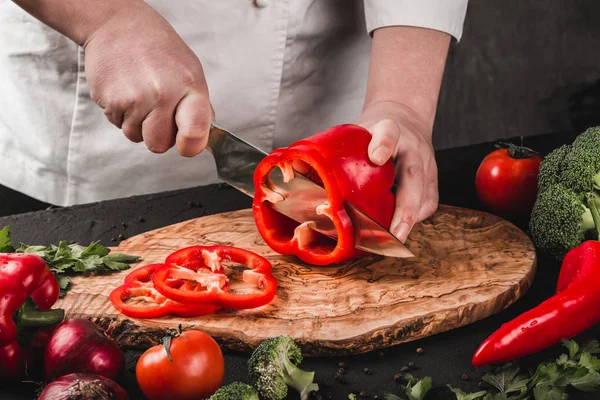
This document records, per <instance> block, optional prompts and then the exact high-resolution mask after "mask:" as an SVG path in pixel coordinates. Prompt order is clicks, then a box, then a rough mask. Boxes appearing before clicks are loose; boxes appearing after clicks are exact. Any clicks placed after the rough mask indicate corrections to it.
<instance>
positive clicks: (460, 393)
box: [447, 385, 495, 400]
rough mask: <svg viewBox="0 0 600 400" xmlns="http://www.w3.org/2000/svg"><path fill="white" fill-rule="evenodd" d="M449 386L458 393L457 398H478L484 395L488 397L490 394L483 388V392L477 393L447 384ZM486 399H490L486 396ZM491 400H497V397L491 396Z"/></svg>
mask: <svg viewBox="0 0 600 400" xmlns="http://www.w3.org/2000/svg"><path fill="white" fill-rule="evenodd" d="M447 386H448V388H450V390H452V392H454V394H455V395H456V400H477V399H481V398H482V397H483V396H486V397H487V396H488V395H490V394H489V393H488V392H486V391H485V390H482V391H481V392H476V393H465V392H463V391H462V390H461V389H460V388H454V387H452V386H450V385H447ZM484 399H485V400H488V399H487V398H484ZM482 400H483V399H482ZM490 400H495V399H493V398H491V399H490Z"/></svg>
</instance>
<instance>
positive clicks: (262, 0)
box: [256, 0, 269, 8]
mask: <svg viewBox="0 0 600 400" xmlns="http://www.w3.org/2000/svg"><path fill="white" fill-rule="evenodd" d="M256 6H257V7H260V8H265V7H268V6H269V0H256Z"/></svg>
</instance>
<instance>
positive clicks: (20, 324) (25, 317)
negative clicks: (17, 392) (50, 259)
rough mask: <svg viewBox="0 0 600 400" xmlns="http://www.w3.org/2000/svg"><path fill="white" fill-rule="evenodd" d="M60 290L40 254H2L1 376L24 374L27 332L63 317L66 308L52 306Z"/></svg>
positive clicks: (30, 333)
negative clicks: (53, 307)
mask: <svg viewBox="0 0 600 400" xmlns="http://www.w3.org/2000/svg"><path fill="white" fill-rule="evenodd" d="M59 293H60V288H59V285H58V281H57V280H56V277H55V276H54V275H53V274H52V272H51V271H50V269H49V268H48V265H47V264H46V262H45V261H44V260H43V259H42V258H41V257H39V256H36V255H33V254H23V253H10V254H0V361H1V362H0V378H4V379H6V378H18V377H20V376H22V375H23V373H24V369H25V359H26V352H25V351H24V348H22V346H26V345H27V343H26V342H27V340H26V339H27V335H30V336H31V335H32V334H33V333H35V329H36V328H41V327H47V326H52V325H56V324H58V323H59V322H61V321H62V320H63V319H64V310H61V309H56V310H50V308H51V307H52V306H53V305H54V303H55V302H56V300H58V296H59Z"/></svg>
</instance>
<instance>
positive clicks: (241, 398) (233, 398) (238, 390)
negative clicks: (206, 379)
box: [209, 382, 259, 400]
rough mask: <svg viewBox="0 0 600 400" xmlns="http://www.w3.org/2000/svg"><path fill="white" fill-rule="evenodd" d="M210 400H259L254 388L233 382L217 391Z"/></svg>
mask: <svg viewBox="0 0 600 400" xmlns="http://www.w3.org/2000/svg"><path fill="white" fill-rule="evenodd" d="M209 400H259V398H258V392H257V391H256V389H254V388H253V387H252V386H250V385H248V384H245V383H242V382H233V383H230V384H229V385H227V386H223V387H222V388H220V389H219V390H217V391H216V392H215V393H214V394H213V395H212V396H210V398H209Z"/></svg>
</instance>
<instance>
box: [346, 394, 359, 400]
mask: <svg viewBox="0 0 600 400" xmlns="http://www.w3.org/2000/svg"><path fill="white" fill-rule="evenodd" d="M348 400H358V399H357V397H356V395H355V394H354V393H350V394H349V395H348Z"/></svg>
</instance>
